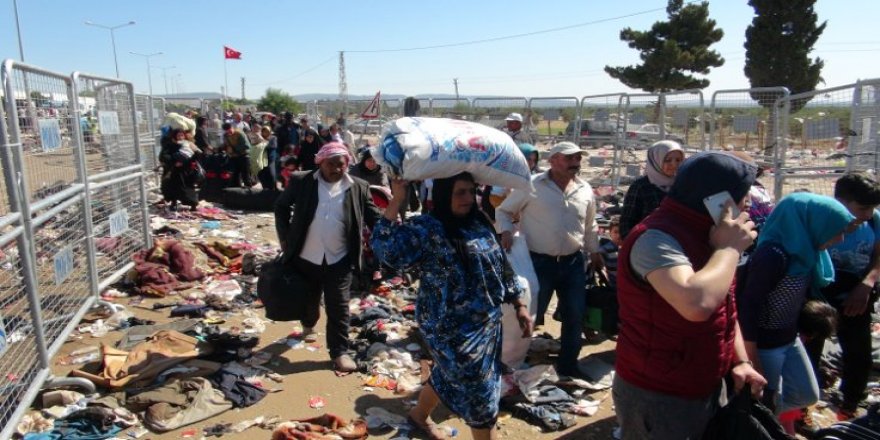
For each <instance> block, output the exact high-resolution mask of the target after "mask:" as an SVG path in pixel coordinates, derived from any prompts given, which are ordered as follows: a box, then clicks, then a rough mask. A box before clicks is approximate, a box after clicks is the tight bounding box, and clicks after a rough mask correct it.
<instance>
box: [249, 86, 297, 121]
mask: <svg viewBox="0 0 880 440" xmlns="http://www.w3.org/2000/svg"><path fill="white" fill-rule="evenodd" d="M257 108H258V109H259V110H261V111H266V112H272V113H275V114H276V115H280V114H281V113H284V112H291V113H293V114H297V113H302V112H303V110H304V109H303V106H302V104H300V103H298V102H296V100H295V99H293V97H292V96H290V95H289V94H288V93H286V92H284V91H282V90H280V89H273V88H271V87H270V88H268V89H266V94H265V95H263V97H262V98H260V100H259V101H258V102H257Z"/></svg>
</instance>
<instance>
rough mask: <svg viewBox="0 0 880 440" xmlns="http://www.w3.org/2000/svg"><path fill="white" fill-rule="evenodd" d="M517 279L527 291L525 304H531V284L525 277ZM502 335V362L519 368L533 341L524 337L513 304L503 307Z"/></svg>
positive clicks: (524, 294)
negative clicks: (529, 285)
mask: <svg viewBox="0 0 880 440" xmlns="http://www.w3.org/2000/svg"><path fill="white" fill-rule="evenodd" d="M517 278H518V279H519V282H520V284H522V285H523V287H524V289H525V292H523V298H522V299H523V302H524V303H526V304H529V303H530V302H531V294H530V293H529V288H528V284H529V283H528V281H527V280H526V279H525V277H523V276H519V275H517ZM530 312H531V311H530ZM501 334H502V336H501V362H504V363H505V364H506V365H507V366H509V367H511V368H519V366H520V365H522V363H523V362H525V360H526V355H527V354H529V345H531V342H532V339H531V338H524V337H522V329H521V328H520V327H519V320H517V319H516V309H515V308H514V307H513V305H511V304H504V305H503V306H501Z"/></svg>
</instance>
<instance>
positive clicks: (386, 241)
mask: <svg viewBox="0 0 880 440" xmlns="http://www.w3.org/2000/svg"><path fill="white" fill-rule="evenodd" d="M430 229H431V228H429V227H428V225H427V224H426V223H425V222H423V221H420V219H419V218H418V217H417V218H415V219H413V220H411V221H408V222H405V223H397V222H392V221H390V220H388V219H387V218H385V217H384V216H383V217H381V218H380V219H379V221H378V222H376V225H375V226H374V227H373V233H372V236H371V238H370V247H372V249H373V254H374V255H375V256H376V258H378V259H379V261H381V262H383V263H385V264H387V265H388V266H391V267H392V268H394V269H397V270H406V269H408V268H410V267H411V266H413V265H415V264H416V263H418V262H419V261H420V260H421V259H422V258H423V256H424V255H425V254H426V253H427V251H426V249H428V246H429V242H430V239H431V232H432V231H431V230H430ZM433 233H434V234H437V233H438V231H433Z"/></svg>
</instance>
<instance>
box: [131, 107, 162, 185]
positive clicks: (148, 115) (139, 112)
mask: <svg viewBox="0 0 880 440" xmlns="http://www.w3.org/2000/svg"><path fill="white" fill-rule="evenodd" d="M134 104H135V115H136V121H137V133H138V139H139V143H140V149H141V157H142V158H143V163H144V170H146V171H152V170H155V169H156V168H158V166H159V157H158V156H159V155H158V149H157V142H158V139H157V138H156V137H155V136H154V134H155V132H156V129H155V127H154V125H153V124H154V121H155V118H154V117H153V105H152V102H151V101H150V97H149V95H139V94H138V95H134Z"/></svg>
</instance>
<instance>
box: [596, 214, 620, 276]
mask: <svg viewBox="0 0 880 440" xmlns="http://www.w3.org/2000/svg"><path fill="white" fill-rule="evenodd" d="M622 243H623V241H622V240H621V239H620V216H619V215H612V216H611V219H610V221H609V223H608V236H607V237H606V236H602V237H599V253H601V254H602V258H603V259H605V269H606V270H607V271H608V283H609V284H610V285H612V286H613V285H615V280H616V278H617V250H618V249H619V248H620V245H621V244H622Z"/></svg>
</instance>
